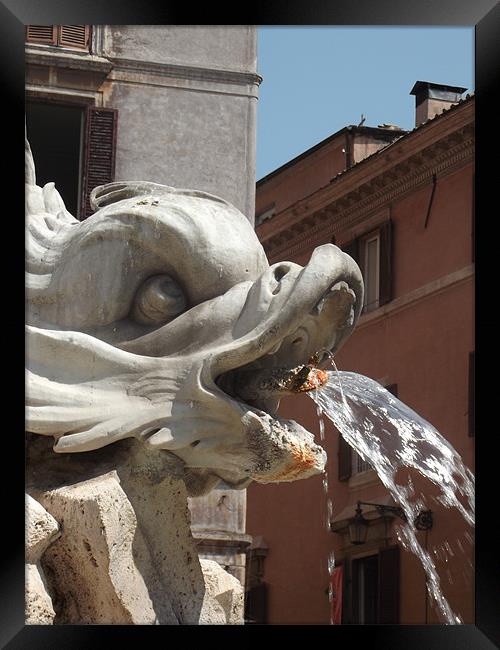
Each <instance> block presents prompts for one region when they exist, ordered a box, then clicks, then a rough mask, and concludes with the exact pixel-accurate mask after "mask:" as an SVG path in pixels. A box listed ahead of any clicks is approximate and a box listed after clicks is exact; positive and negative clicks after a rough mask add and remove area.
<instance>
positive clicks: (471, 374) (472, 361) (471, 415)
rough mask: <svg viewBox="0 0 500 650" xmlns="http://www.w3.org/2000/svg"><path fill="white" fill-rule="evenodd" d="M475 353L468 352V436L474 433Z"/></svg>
mask: <svg viewBox="0 0 500 650" xmlns="http://www.w3.org/2000/svg"><path fill="white" fill-rule="evenodd" d="M475 357H476V353H475V352H469V436H471V437H472V436H474V435H475V416H476V413H475V391H476V383H475V380H476V377H475V374H476V373H475V361H476V358H475Z"/></svg>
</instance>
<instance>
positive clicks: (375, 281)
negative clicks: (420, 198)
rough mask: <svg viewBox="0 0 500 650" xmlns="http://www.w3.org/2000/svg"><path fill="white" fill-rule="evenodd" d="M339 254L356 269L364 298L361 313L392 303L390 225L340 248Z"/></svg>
mask: <svg viewBox="0 0 500 650" xmlns="http://www.w3.org/2000/svg"><path fill="white" fill-rule="evenodd" d="M341 248H342V250H343V251H344V252H345V253H347V254H348V255H350V256H351V257H352V258H353V259H354V260H355V262H357V264H358V265H359V268H360V269H361V273H362V274H363V281H364V285H365V294H364V299H363V312H369V311H372V310H374V309H377V308H378V307H381V306H382V305H385V304H386V303H387V302H389V301H390V300H392V222H391V221H390V220H388V221H386V222H384V223H383V224H382V225H381V226H380V227H379V228H377V230H373V231H371V232H369V233H367V234H366V235H363V236H361V237H357V238H356V239H353V240H352V241H350V242H348V243H346V244H343V245H342V246H341Z"/></svg>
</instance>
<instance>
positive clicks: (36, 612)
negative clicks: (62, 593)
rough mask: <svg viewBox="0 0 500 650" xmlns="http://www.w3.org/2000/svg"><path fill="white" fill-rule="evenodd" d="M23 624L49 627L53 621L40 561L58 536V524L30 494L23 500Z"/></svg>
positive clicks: (52, 610)
mask: <svg viewBox="0 0 500 650" xmlns="http://www.w3.org/2000/svg"><path fill="white" fill-rule="evenodd" d="M24 515H25V527H26V528H25V541H26V570H25V571H26V572H25V587H26V611H25V615H26V623H27V624H28V625H48V624H51V623H52V622H53V621H54V616H55V612H54V608H53V606H52V599H51V597H50V594H49V592H48V590H47V585H46V582H45V577H44V574H43V571H42V568H41V566H40V558H41V557H42V555H43V553H44V552H45V551H46V549H47V548H48V546H49V545H50V544H51V543H53V542H54V541H55V540H56V539H57V538H58V537H59V535H60V532H59V526H58V523H57V521H56V520H55V519H54V517H52V515H50V514H49V513H48V512H47V511H46V510H45V508H43V506H42V505H41V504H40V503H38V501H36V500H35V499H33V497H31V496H30V495H29V494H26V496H25V508H24Z"/></svg>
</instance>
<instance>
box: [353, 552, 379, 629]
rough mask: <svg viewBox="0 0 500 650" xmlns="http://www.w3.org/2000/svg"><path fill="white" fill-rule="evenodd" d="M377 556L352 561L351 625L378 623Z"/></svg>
mask: <svg viewBox="0 0 500 650" xmlns="http://www.w3.org/2000/svg"><path fill="white" fill-rule="evenodd" d="M378 570H379V568H378V555H370V556H369V557H364V558H361V559H359V560H353V561H352V613H353V619H354V620H353V623H359V624H361V625H370V624H374V623H378V593H377V592H378V582H379V579H378Z"/></svg>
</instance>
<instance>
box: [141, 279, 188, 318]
mask: <svg viewBox="0 0 500 650" xmlns="http://www.w3.org/2000/svg"><path fill="white" fill-rule="evenodd" d="M186 308H187V300H186V297H185V295H184V292H183V290H182V288H181V286H180V285H179V283H178V282H176V280H174V278H172V277H171V276H170V275H167V274H162V275H153V276H151V277H150V278H148V279H147V280H145V281H144V282H143V283H142V285H141V286H140V287H139V288H138V290H137V292H136V294H135V296H134V301H133V304H132V309H131V312H130V317H131V319H132V320H134V321H135V322H137V323H140V324H141V325H155V324H160V323H167V322H169V321H171V320H172V319H174V318H176V316H179V314H182V313H183V312H184V311H185V310H186Z"/></svg>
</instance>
